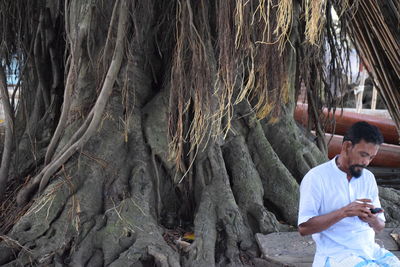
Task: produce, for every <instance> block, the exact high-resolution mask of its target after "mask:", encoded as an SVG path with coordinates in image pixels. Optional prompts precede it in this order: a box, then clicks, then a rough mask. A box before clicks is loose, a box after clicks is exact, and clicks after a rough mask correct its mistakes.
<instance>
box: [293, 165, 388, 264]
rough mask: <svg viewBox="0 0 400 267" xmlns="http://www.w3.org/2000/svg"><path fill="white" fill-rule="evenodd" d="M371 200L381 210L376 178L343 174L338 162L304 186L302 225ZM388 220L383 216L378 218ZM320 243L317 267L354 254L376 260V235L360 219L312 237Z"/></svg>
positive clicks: (311, 174) (319, 170) (368, 174)
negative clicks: (314, 218)
mask: <svg viewBox="0 0 400 267" xmlns="http://www.w3.org/2000/svg"><path fill="white" fill-rule="evenodd" d="M361 198H368V199H371V200H372V204H373V205H374V206H375V207H381V204H380V202H379V197H378V187H377V185H376V181H375V177H374V175H373V174H372V173H371V172H370V171H368V170H367V169H364V170H363V172H362V175H361V176H360V177H359V178H354V177H353V178H352V179H351V180H350V182H349V181H348V180H347V175H346V173H344V172H343V171H341V170H340V169H339V168H338V167H337V165H336V163H335V159H332V160H331V161H328V162H326V163H324V164H321V165H319V166H317V167H315V168H313V169H311V170H310V171H309V172H308V173H307V174H306V176H305V177H304V179H303V181H302V182H301V186H300V205H299V218H298V224H301V223H304V222H306V221H308V219H310V218H312V217H315V216H319V215H324V214H327V213H330V212H332V211H335V210H338V209H340V208H342V207H344V206H346V205H348V204H350V203H351V202H353V201H355V200H356V199H361ZM378 216H379V217H380V218H381V219H382V220H385V217H384V215H383V214H379V215H378ZM312 237H313V239H314V241H315V243H316V247H317V250H316V254H315V257H314V263H313V266H318V267H320V266H324V265H325V262H326V259H327V257H328V256H329V257H330V258H332V259H334V260H337V261H341V260H342V259H344V258H346V257H349V256H351V255H356V256H362V257H364V258H366V259H371V260H374V259H375V258H374V251H375V250H376V249H377V248H379V246H378V245H377V244H376V243H375V232H374V230H373V229H372V228H371V227H370V226H369V225H368V223H365V222H363V221H362V220H360V219H359V218H358V217H357V216H355V217H347V218H344V219H342V220H340V221H339V222H337V223H335V224H334V225H332V226H331V227H329V228H328V229H326V230H325V231H322V232H321V233H317V234H313V235H312Z"/></svg>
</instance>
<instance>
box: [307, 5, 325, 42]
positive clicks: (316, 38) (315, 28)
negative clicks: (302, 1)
mask: <svg viewBox="0 0 400 267" xmlns="http://www.w3.org/2000/svg"><path fill="white" fill-rule="evenodd" d="M326 4H327V1H326V0H309V1H306V7H305V10H306V32H305V35H306V40H307V41H308V42H310V43H311V44H313V45H319V44H320V41H321V34H322V29H323V28H324V26H325V15H324V14H325V10H326Z"/></svg>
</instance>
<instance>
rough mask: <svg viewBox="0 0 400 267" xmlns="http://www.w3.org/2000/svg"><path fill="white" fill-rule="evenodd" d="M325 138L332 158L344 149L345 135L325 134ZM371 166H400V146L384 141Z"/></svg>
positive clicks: (329, 155)
mask: <svg viewBox="0 0 400 267" xmlns="http://www.w3.org/2000/svg"><path fill="white" fill-rule="evenodd" d="M325 140H326V142H327V143H328V157H329V158H330V159H332V158H334V157H335V156H336V155H338V154H339V153H340V151H341V149H342V142H343V136H339V135H333V136H332V135H331V134H328V133H327V134H325ZM370 166H380V167H390V168H399V167H400V146H396V145H392V144H386V143H383V144H382V145H381V146H380V148H379V151H378V154H377V155H376V157H375V158H374V159H373V160H372V162H371V163H370Z"/></svg>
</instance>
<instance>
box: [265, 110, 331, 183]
mask: <svg viewBox="0 0 400 267" xmlns="http://www.w3.org/2000/svg"><path fill="white" fill-rule="evenodd" d="M262 127H263V129H264V133H265V136H266V137H267V139H268V141H269V142H270V144H271V145H272V148H273V149H274V151H275V152H276V154H277V155H278V156H279V159H280V160H281V161H282V162H283V164H284V165H285V166H286V168H287V169H288V170H289V171H290V173H291V174H292V175H293V176H294V177H295V178H296V180H297V181H298V182H300V181H301V179H303V177H304V175H305V174H306V173H307V172H308V171H309V170H310V169H311V168H313V167H315V166H317V165H318V164H321V163H323V162H325V161H326V160H327V157H326V156H324V155H323V154H322V153H321V151H320V150H319V149H318V148H317V146H316V145H315V144H314V143H312V142H311V141H309V140H308V139H307V138H306V137H305V136H304V134H303V133H302V132H301V131H300V129H299V128H298V126H297V125H296V123H295V121H294V119H293V117H292V116H290V115H289V114H288V115H286V116H285V115H283V116H282V117H281V118H280V119H279V121H278V122H276V123H269V122H267V121H266V120H265V121H263V122H262Z"/></svg>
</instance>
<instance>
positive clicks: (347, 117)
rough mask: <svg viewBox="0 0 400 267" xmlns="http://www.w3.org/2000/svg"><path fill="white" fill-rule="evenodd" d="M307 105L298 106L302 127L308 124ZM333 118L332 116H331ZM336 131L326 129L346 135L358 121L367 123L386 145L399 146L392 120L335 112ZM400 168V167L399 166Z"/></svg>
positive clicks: (325, 110) (297, 113)
mask: <svg viewBox="0 0 400 267" xmlns="http://www.w3.org/2000/svg"><path fill="white" fill-rule="evenodd" d="M307 108H308V107H307V104H297V106H296V110H295V114H294V117H295V119H296V121H297V122H299V123H300V124H301V125H303V126H305V127H307V123H308V113H307ZM324 115H325V117H327V116H328V111H327V109H324ZM330 116H332V114H330ZM335 121H336V125H335V129H334V132H333V129H332V128H328V129H326V132H329V133H332V132H333V133H334V134H339V135H344V134H345V133H346V131H347V129H348V128H349V127H350V126H351V125H353V124H354V123H356V122H358V121H366V122H368V123H370V124H372V125H375V126H376V127H378V128H379V130H380V131H381V132H382V135H383V138H384V140H385V143H389V144H396V145H398V144H399V140H400V139H399V133H398V132H397V129H396V125H395V123H394V122H393V120H391V119H386V118H382V117H377V116H372V115H366V114H359V113H355V112H350V111H346V112H343V113H342V112H341V110H340V109H338V110H336V112H335ZM397 167H400V166H397Z"/></svg>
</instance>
